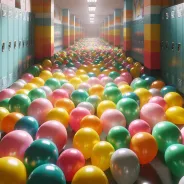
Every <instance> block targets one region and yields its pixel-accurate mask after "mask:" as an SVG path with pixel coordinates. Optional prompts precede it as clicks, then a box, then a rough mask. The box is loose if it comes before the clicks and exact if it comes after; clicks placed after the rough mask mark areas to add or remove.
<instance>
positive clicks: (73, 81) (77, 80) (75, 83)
mask: <svg viewBox="0 0 184 184" xmlns="http://www.w3.org/2000/svg"><path fill="white" fill-rule="evenodd" d="M69 82H70V83H71V84H72V85H73V86H74V88H75V89H77V88H78V86H79V85H80V84H81V83H82V82H83V81H82V80H81V79H80V78H79V77H74V78H72V79H71V80H70V81H69Z"/></svg>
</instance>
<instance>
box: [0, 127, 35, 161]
mask: <svg viewBox="0 0 184 184" xmlns="http://www.w3.org/2000/svg"><path fill="white" fill-rule="evenodd" d="M32 142H33V138H32V137H31V135H30V134H29V133H27V132H25V131H23V130H14V131H12V132H10V133H8V134H6V135H5V136H4V137H3V139H2V140H1V142H0V157H7V156H12V157H16V158H18V159H19V160H21V161H23V159H24V153H25V151H26V150H27V148H28V147H29V146H30V145H31V143H32Z"/></svg>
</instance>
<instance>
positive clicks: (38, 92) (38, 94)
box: [28, 88, 47, 101]
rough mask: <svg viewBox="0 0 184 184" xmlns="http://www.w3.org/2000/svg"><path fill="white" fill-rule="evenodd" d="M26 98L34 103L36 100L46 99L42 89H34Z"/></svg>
mask: <svg viewBox="0 0 184 184" xmlns="http://www.w3.org/2000/svg"><path fill="white" fill-rule="evenodd" d="M28 97H29V98H30V100H31V101H34V100H36V99H38V98H47V95H46V93H45V91H44V90H43V89H40V88H36V89H33V90H31V91H30V92H29V94H28Z"/></svg>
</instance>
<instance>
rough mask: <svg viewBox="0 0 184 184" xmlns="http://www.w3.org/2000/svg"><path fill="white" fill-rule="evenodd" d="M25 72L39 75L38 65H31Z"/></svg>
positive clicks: (35, 75)
mask: <svg viewBox="0 0 184 184" xmlns="http://www.w3.org/2000/svg"><path fill="white" fill-rule="evenodd" d="M26 73H30V74H32V75H33V76H34V77H38V76H39V75H40V69H39V67H38V66H31V67H30V68H28V69H27V71H26Z"/></svg>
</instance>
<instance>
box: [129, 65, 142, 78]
mask: <svg viewBox="0 0 184 184" xmlns="http://www.w3.org/2000/svg"><path fill="white" fill-rule="evenodd" d="M130 73H131V75H132V77H133V78H137V77H139V76H140V74H141V70H140V68H139V67H132V68H131V69H130Z"/></svg>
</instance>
